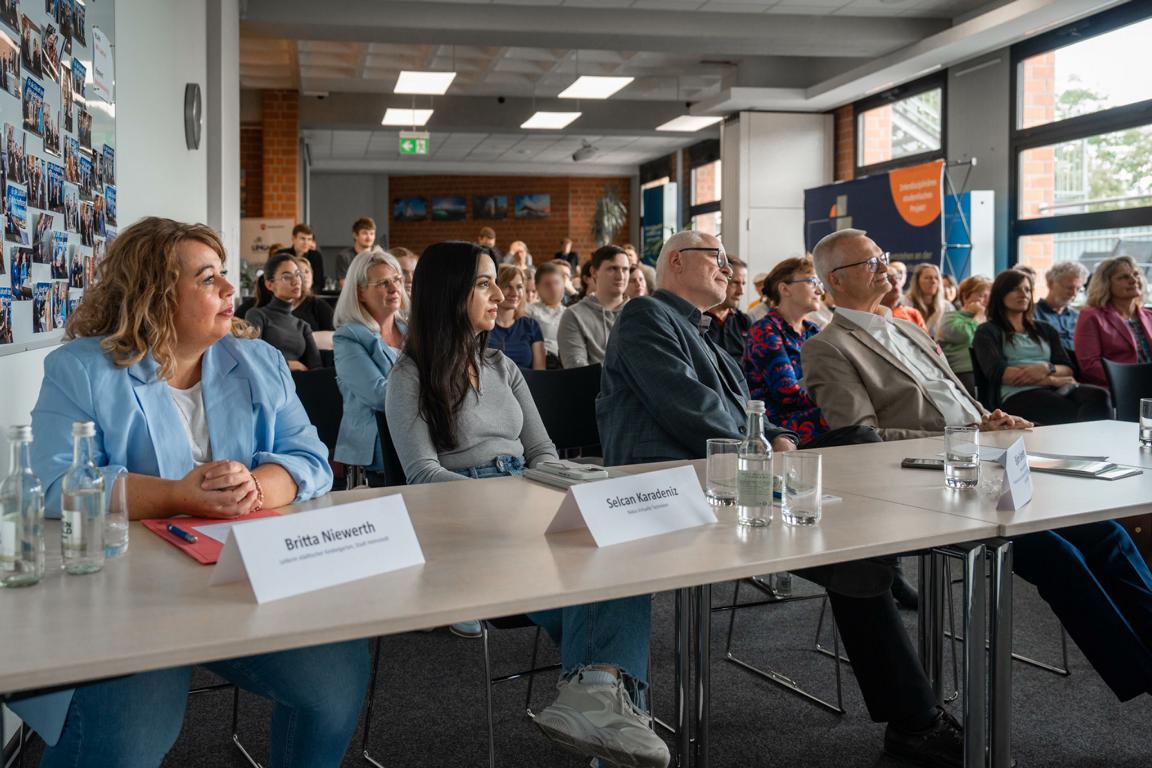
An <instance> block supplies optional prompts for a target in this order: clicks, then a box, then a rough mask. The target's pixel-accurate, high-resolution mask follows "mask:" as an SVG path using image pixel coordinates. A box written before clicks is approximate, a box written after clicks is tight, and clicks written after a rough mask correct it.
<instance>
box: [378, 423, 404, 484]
mask: <svg viewBox="0 0 1152 768" xmlns="http://www.w3.org/2000/svg"><path fill="white" fill-rule="evenodd" d="M376 429H377V431H379V433H380V451H381V453H382V454H383V457H384V468H383V469H382V470H380V472H379V474H381V475H383V476H384V484H385V485H387V486H393V485H407V484H408V479H407V478H406V477H404V467H403V466H402V465H401V464H400V456H399V455H398V454H397V453H396V446H395V445H393V443H392V433H391V432H390V431H389V429H388V419H387V418H386V417H385V415H384V411H376Z"/></svg>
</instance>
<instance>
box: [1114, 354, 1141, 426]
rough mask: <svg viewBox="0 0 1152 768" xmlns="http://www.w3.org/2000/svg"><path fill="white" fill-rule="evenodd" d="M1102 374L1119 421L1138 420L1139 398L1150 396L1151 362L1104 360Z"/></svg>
mask: <svg viewBox="0 0 1152 768" xmlns="http://www.w3.org/2000/svg"><path fill="white" fill-rule="evenodd" d="M1103 363H1104V375H1105V376H1106V377H1107V378H1108V389H1109V390H1110V391H1111V392H1112V404H1113V405H1114V406H1115V407H1116V418H1117V419H1119V420H1120V421H1139V420H1140V399H1141V398H1144V397H1152V363H1137V364H1135V365H1129V364H1125V363H1114V362H1112V361H1111V360H1104V361H1103Z"/></svg>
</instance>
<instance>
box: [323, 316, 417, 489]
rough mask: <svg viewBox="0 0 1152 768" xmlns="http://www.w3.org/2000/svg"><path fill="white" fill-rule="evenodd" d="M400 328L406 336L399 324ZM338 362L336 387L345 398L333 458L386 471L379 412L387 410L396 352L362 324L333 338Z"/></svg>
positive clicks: (346, 328) (351, 325)
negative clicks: (387, 394) (377, 413)
mask: <svg viewBox="0 0 1152 768" xmlns="http://www.w3.org/2000/svg"><path fill="white" fill-rule="evenodd" d="M396 327H397V328H398V329H399V330H400V333H406V332H407V330H408V327H407V326H406V325H404V324H403V323H402V322H400V321H399V320H397V321H396ZM332 352H333V356H334V357H335V358H336V383H337V384H339V386H340V395H341V396H342V397H343V398H344V415H343V417H342V418H341V419H340V436H339V437H338V439H337V440H336V453H335V455H334V457H333V458H335V459H336V461H338V462H340V463H341V464H348V465H351V466H354V467H367V468H368V469H382V468H383V467H384V459H383V454H382V453H381V448H380V432H379V430H378V429H377V428H376V411H383V410H384V393H385V392H386V391H387V385H388V374H390V373H391V372H392V366H394V365H395V364H396V357H397V355H396V352H395V351H394V350H393V349H392V348H391V347H389V346H388V345H387V344H385V343H384V342H383V341H382V340H381V339H380V334H378V333H376V332H374V331H373V330H372V329H371V328H369V327H368V326H366V325H362V324H360V323H349V324H347V325H342V326H340V327H339V328H337V329H336V333H335V334H334V335H333V337H332Z"/></svg>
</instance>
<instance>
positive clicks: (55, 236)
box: [52, 232, 68, 280]
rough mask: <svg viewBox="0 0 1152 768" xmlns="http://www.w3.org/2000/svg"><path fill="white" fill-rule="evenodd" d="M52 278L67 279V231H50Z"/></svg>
mask: <svg viewBox="0 0 1152 768" xmlns="http://www.w3.org/2000/svg"><path fill="white" fill-rule="evenodd" d="M52 279H53V280H67V279H68V233H67V232H53V233H52Z"/></svg>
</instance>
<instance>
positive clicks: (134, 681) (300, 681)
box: [10, 218, 369, 768]
mask: <svg viewBox="0 0 1152 768" xmlns="http://www.w3.org/2000/svg"><path fill="white" fill-rule="evenodd" d="M224 259H225V256H224V246H223V244H222V243H221V242H220V238H219V237H217V235H216V233H215V232H213V231H212V230H211V229H209V228H208V227H206V226H203V225H199V224H182V223H180V222H176V221H172V220H170V219H160V218H146V219H143V220H141V221H139V222H138V223H136V224H133V225H132V226H130V227H128V228H127V229H125V230H124V231H123V232H121V233H120V235H119V236H118V237H117V238H116V239H115V240H114V241H112V243H111V246H110V247H109V249H108V254H107V256H105V258H104V260H103V261H102V262H101V263H100V265H99V267H98V269H97V274H96V280H95V281H94V283H93V284H92V285H91V286H90V287H89V288H88V289H87V290H86V292H85V293H86V295H85V296H84V301H83V302H82V303H81V304H80V306H79V308H78V309H77V311H76V313H75V314H74V315H73V316H72V319H71V320H70V322H69V324H68V328H67V337H68V339H69V341H68V343H66V344H64V345H63V346H61V347H60V348H59V349H57V350H55V351H54V352H52V353H51V354H50V355H48V357H47V358H46V359H45V361H44V381H43V384H42V385H41V388H40V398H39V400H38V402H37V403H36V407H35V409H34V410H33V411H32V428H33V430H34V431H35V434H36V442H35V444H34V447H33V456H32V463H33V466H34V467H35V471H36V473H37V474H38V475H39V476H40V477H41V478H42V479H43V481H44V484H45V488H46V491H47V499H46V500H47V508H48V509H49V510H59V509H60V501H61V488H60V486H61V479H62V477H63V476H64V474H65V472H66V471H67V469H68V464H69V457H70V456H71V455H72V452H71V441H70V435H71V431H72V424H73V423H74V422H93V423H94V424H95V427H96V435H95V438H94V439H93V445H92V458H93V461H94V463H95V464H96V465H97V466H98V467H99V468H100V469H101V471H102V472H104V473H106V474H108V475H111V474H114V473H119V472H127V484H126V487H127V498H128V509H129V511H130V514H131V516H132V517H133V518H134V519H139V518H167V517H171V516H172V515H176V514H190V515H194V516H197V517H214V518H222V519H237V518H241V517H243V516H245V515H248V514H249V513H251V512H254V511H256V510H259V509H261V508H262V507H278V506H282V505H284V504H288V503H292V502H297V501H304V500H306V499H311V498H313V497H315V496H319V495H321V494H323V493H326V492H327V491H328V490H329V488H331V486H332V471H331V469H330V468H329V466H328V460H327V459H328V452H327V450H326V449H325V447H324V445H323V443H321V442H320V440H319V438H318V437H317V435H316V430H315V428H314V427H313V426H312V425H311V424H310V423H309V421H308V416H307V415H306V414H305V413H304V409H303V407H302V406H301V405H300V400H299V398H297V397H296V392H295V388H294V387H293V383H292V377H291V376H290V375H289V373H288V367H287V365H286V364H285V362H284V357H283V356H282V355H281V354H280V353H279V352H277V351H276V350H275V349H273V348H272V347H270V346H268V345H267V344H265V343H264V342H262V341H258V340H255V339H249V338H244V337H245V336H247V335H248V334H247V332H246V329H245V326H244V325H243V324H242V323H240V322H238V321H237V320H236V319H235V318H234V317H233V314H232V298H233V294H234V292H235V290H234V288H233V287H232V284H231V283H229V282H228V280H227V278H226V277H225V275H224ZM105 485H106V487H108V488H110V487H111V485H112V484H111V482H108V483H106V484H105ZM128 557H131V555H128ZM174 607H175V608H177V609H178V606H174ZM207 666H208V668H209V669H211V670H213V671H214V672H216V673H217V674H219V675H221V676H223V677H225V678H227V679H228V680H230V681H232V682H234V683H236V684H237V685H239V686H242V687H244V688H246V689H248V690H250V691H252V692H254V693H257V694H261V695H265V696H269V697H270V698H273V699H274V701H275V710H274V714H273V719H272V739H271V743H272V756H271V760H270V763H271V765H274V766H338V765H340V763H341V761H342V759H343V756H344V752H345V751H346V750H347V747H348V742H349V741H350V740H351V738H352V734H353V732H354V731H355V729H356V721H357V717H358V715H359V712H360V704H361V700H362V698H363V695H364V691H365V690H366V688H367V682H368V671H369V670H368V650H367V645H366V643H365V642H364V641H355V642H349V643H340V644H334V645H326V646H320V647H315V648H307V649H302V650H293V651H285V652H281V653H269V654H262V655H259V656H249V657H247V658H243V659H237V660H227V661H220V662H215V663H213V664H209V665H207ZM191 674H192V669H191V667H178V668H173V669H163V670H158V671H153V672H142V673H140V674H136V675H130V676H127V677H119V678H114V679H111V680H106V681H101V682H96V683H91V684H88V685H84V686H81V687H78V688H76V689H74V690H70V691H64V692H61V693H55V694H49V695H47V696H42V697H33V698H31V699H25V700H23V701H20V702H16V703H14V704H11V705H10V706H11V707H12V709H13V710H15V711H16V712H17V713H18V714H19V715H20V717H22V718H23V719H24V720H25V722H27V723H29V724H31V725H32V726H33V727H34V728H36V729H37V730H38V731H39V733H40V735H41V736H42V737H44V740H45V741H46V742H47V743H48V745H49V746H48V748H47V750H46V751H45V753H44V758H43V762H42V763H41V765H47V766H55V765H62V764H65V762H67V764H69V765H79V764H81V763H79V762H75V756H76V755H82V756H83V757H84V760H83V762H82V764H83V765H116V766H130V767H132V768H135V767H136V766H141V767H143V766H157V765H159V764H160V763H161V761H162V760H163V759H164V755H165V754H166V753H167V751H168V749H169V748H170V747H171V746H172V743H173V742H174V741H175V740H176V737H177V736H178V735H179V733H180V726H181V722H182V720H183V717H184V705H185V700H186V698H187V695H188V682H189V679H190V677H191Z"/></svg>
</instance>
